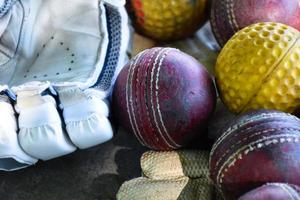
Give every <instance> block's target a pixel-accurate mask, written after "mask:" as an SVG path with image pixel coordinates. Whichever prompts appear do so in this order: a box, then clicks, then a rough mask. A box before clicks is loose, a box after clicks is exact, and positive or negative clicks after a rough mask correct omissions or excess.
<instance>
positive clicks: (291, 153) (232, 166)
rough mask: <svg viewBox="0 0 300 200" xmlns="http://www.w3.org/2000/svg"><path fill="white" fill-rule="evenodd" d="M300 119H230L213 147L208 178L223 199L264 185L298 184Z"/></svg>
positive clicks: (253, 115)
mask: <svg viewBox="0 0 300 200" xmlns="http://www.w3.org/2000/svg"><path fill="white" fill-rule="evenodd" d="M299 143H300V120H299V119H298V118H297V117H295V116H293V115H290V114H286V113H283V112H279V111H271V110H259V111H252V112H250V113H247V114H245V115H242V116H240V117H238V118H237V119H235V120H233V121H232V123H231V124H230V125H229V126H228V127H227V128H225V129H224V131H223V134H222V135H221V137H220V138H219V139H218V140H217V141H216V142H215V144H214V145H213V148H212V151H211V154H210V173H211V178H212V180H213V181H214V183H215V185H216V186H217V188H218V190H219V191H220V192H221V193H222V194H223V196H224V197H225V199H226V200H227V199H228V200H231V199H232V200H235V199H238V198H239V197H240V196H242V195H243V194H245V193H246V192H249V191H250V190H252V189H255V188H257V187H259V186H261V185H263V184H265V183H272V182H275V183H276V182H282V183H290V184H295V185H299V184H300V157H299V153H300V144H299Z"/></svg>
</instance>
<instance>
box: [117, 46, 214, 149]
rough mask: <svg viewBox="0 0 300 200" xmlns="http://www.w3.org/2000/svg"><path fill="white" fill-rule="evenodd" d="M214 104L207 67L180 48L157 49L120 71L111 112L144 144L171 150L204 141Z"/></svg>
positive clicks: (142, 54) (143, 53)
mask: <svg viewBox="0 0 300 200" xmlns="http://www.w3.org/2000/svg"><path fill="white" fill-rule="evenodd" d="M215 104H216V92H215V88H214V84H213V81H212V78H211V76H210V74H209V73H208V72H207V70H206V69H205V68H204V66H203V65H201V64H200V63H199V62H198V61H196V60H195V59H194V58H193V57H191V56H189V55H187V54H185V53H183V52H181V51H179V50H177V49H173V48H152V49H147V50H145V51H143V52H141V53H139V54H138V55H137V56H136V57H134V58H133V59H132V60H131V61H130V62H129V63H128V64H127V65H126V66H125V67H124V68H123V69H122V70H121V72H120V74H119V76H118V78H117V81H116V84H115V87H114V91H113V107H112V108H113V112H114V113H115V117H116V119H117V121H118V122H119V124H120V125H122V126H123V127H124V128H125V129H126V130H127V132H128V133H132V134H134V135H135V136H136V137H137V139H138V140H139V141H140V142H141V143H142V144H143V145H145V146H147V147H149V148H151V149H155V150H171V149H178V148H181V147H183V146H185V145H187V144H189V143H190V142H191V141H192V140H194V139H195V138H198V137H200V138H201V136H203V133H204V132H205V131H206V127H207V122H208V119H209V117H210V115H211V114H212V112H213V110H214V107H215ZM200 140H201V139H200Z"/></svg>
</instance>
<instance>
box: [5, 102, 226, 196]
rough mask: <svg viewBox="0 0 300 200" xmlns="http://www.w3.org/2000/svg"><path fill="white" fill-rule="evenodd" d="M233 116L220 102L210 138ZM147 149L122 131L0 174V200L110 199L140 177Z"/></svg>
mask: <svg viewBox="0 0 300 200" xmlns="http://www.w3.org/2000/svg"><path fill="white" fill-rule="evenodd" d="M231 118H232V115H231V114H230V113H229V112H228V111H227V110H226V109H225V108H224V107H223V106H222V105H221V104H220V103H219V105H218V107H217V109H216V112H215V114H214V117H213V119H212V120H211V123H210V128H209V137H216V135H217V133H218V132H217V130H218V129H219V128H220V127H222V126H223V124H225V123H227V122H228V121H229V120H230V119H231ZM146 150H147V149H146V148H144V147H142V146H141V145H140V144H139V143H138V142H137V140H136V139H135V138H133V137H130V136H129V134H127V133H125V132H124V131H122V130H121V131H118V133H117V134H116V135H115V137H114V139H113V140H111V141H110V142H108V143H105V144H102V145H99V146H97V147H94V148H90V149H87V150H78V151H77V152H75V153H73V154H70V155H68V156H64V157H61V158H57V159H54V160H50V161H47V162H39V163H38V164H37V165H36V166H33V167H29V168H27V169H23V170H20V171H15V172H0V200H44V199H45V200H113V199H115V196H116V193H117V191H118V189H119V187H120V186H121V184H122V183H123V182H124V181H125V180H129V179H132V178H135V177H139V176H140V175H141V170H140V165H139V159H140V156H141V154H142V153H143V152H144V151H146Z"/></svg>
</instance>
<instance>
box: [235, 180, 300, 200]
mask: <svg viewBox="0 0 300 200" xmlns="http://www.w3.org/2000/svg"><path fill="white" fill-rule="evenodd" d="M238 200H300V188H299V187H298V186H296V185H290V184H287V183H268V184H266V185H263V186H261V187H259V188H257V189H254V190H252V191H250V192H248V193H246V194H245V195H243V196H242V197H240V198H239V199H238Z"/></svg>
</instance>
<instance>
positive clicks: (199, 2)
mask: <svg viewBox="0 0 300 200" xmlns="http://www.w3.org/2000/svg"><path fill="white" fill-rule="evenodd" d="M207 2H208V1H207V0H129V1H127V8H128V10H129V16H130V17H131V19H132V21H133V25H134V27H135V29H136V30H137V31H139V32H140V33H142V34H143V35H146V36H148V37H150V38H152V39H155V40H159V41H169V40H176V39H182V38H184V37H187V36H190V35H191V34H193V33H194V32H195V31H196V30H197V29H198V28H199V27H200V26H201V25H202V24H203V23H204V22H205V20H206V17H207V13H206V11H207V10H206V8H207V6H208V5H207V4H208V3H207Z"/></svg>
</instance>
